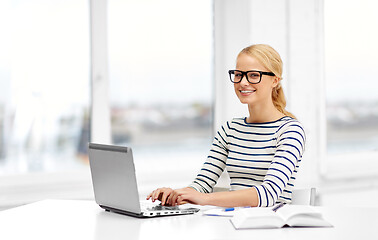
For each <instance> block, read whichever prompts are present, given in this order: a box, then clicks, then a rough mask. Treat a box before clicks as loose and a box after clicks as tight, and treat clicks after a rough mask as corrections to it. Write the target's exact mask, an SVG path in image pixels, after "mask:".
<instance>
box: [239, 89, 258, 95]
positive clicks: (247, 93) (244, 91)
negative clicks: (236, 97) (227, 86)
mask: <svg viewBox="0 0 378 240" xmlns="http://www.w3.org/2000/svg"><path fill="white" fill-rule="evenodd" d="M254 92H256V90H240V93H241V95H242V96H248V95H250V94H252V93H254Z"/></svg>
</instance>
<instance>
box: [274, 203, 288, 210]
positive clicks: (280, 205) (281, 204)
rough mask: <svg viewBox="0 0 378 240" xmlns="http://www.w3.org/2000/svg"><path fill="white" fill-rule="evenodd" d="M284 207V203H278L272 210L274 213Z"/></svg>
mask: <svg viewBox="0 0 378 240" xmlns="http://www.w3.org/2000/svg"><path fill="white" fill-rule="evenodd" d="M284 205H285V203H280V204H278V205H277V206H275V207H274V208H273V209H272V210H273V211H274V212H276V211H277V210H278V209H280V208H282V207H283V206H284Z"/></svg>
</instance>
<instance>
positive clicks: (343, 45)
mask: <svg viewBox="0 0 378 240" xmlns="http://www.w3.org/2000/svg"><path fill="white" fill-rule="evenodd" d="M324 6H325V14H324V17H325V63H326V65H325V73H326V76H325V77H326V84H327V88H326V89H327V92H326V98H327V103H326V114H327V154H328V159H329V161H328V162H330V163H331V162H334V163H335V165H334V166H335V169H336V168H338V169H339V170H340V171H349V172H353V173H355V172H356V171H360V170H361V171H363V172H365V173H366V172H367V171H370V170H371V169H370V170H369V169H366V167H363V166H367V165H366V164H368V165H370V166H372V164H374V163H377V157H378V94H377V92H376V90H377V89H378V75H377V74H376V73H375V71H376V69H377V68H378V59H377V56H378V46H377V44H376V43H377V42H378V33H377V32H376V31H374V30H373V29H377V27H378V16H377V15H376V12H375V9H377V7H378V3H377V2H376V1H374V0H363V1H358V2H356V1H352V0H348V1H341V0H330V1H325V2H324ZM348 160H350V161H348ZM341 161H342V162H341ZM357 161H358V164H356V163H357ZM361 161H362V162H361ZM363 162H366V164H363ZM345 164H346V165H349V167H348V168H345ZM359 166H361V168H364V169H359Z"/></svg>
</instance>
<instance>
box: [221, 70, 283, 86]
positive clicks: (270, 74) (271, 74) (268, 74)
mask: <svg viewBox="0 0 378 240" xmlns="http://www.w3.org/2000/svg"><path fill="white" fill-rule="evenodd" d="M235 71H238V72H240V73H241V74H242V76H241V78H240V81H238V82H236V81H232V77H231V74H233V73H235ZM250 72H258V73H260V80H259V81H258V82H251V81H249V79H248V76H247V74H248V73H250ZM228 75H229V76H230V80H231V82H232V83H240V82H241V81H242V80H243V77H244V76H245V78H246V79H247V81H248V82H249V83H250V84H258V83H260V82H261V78H262V75H267V76H272V77H274V76H276V74H274V73H272V72H264V71H259V70H250V71H245V72H244V71H240V70H228Z"/></svg>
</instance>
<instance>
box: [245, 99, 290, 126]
mask: <svg viewBox="0 0 378 240" xmlns="http://www.w3.org/2000/svg"><path fill="white" fill-rule="evenodd" d="M248 111H249V117H248V118H247V122H248V123H263V122H272V121H276V120H278V119H280V118H282V117H284V116H285V115H284V114H283V113H282V112H280V111H278V109H277V108H276V107H275V106H274V105H273V102H268V103H267V104H255V105H253V106H252V105H248Z"/></svg>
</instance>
